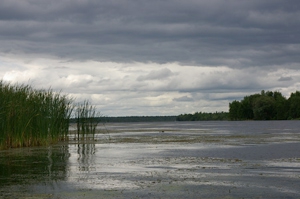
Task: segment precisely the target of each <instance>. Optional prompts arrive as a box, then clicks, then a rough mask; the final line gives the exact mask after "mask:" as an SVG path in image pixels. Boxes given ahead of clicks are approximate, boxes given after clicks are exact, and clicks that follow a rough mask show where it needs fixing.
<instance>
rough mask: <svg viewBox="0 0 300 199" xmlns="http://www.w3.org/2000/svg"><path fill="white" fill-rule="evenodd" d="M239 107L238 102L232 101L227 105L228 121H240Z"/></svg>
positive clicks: (239, 103) (240, 105)
mask: <svg viewBox="0 0 300 199" xmlns="http://www.w3.org/2000/svg"><path fill="white" fill-rule="evenodd" d="M241 107H242V104H241V102H239V101H236V100H234V101H233V102H232V103H229V119H230V120H240V119H241Z"/></svg>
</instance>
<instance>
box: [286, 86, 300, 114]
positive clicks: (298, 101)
mask: <svg viewBox="0 0 300 199" xmlns="http://www.w3.org/2000/svg"><path fill="white" fill-rule="evenodd" d="M288 104H289V118H290V119H299V118H300V92H299V91H296V92H295V93H291V95H290V98H289V99H288Z"/></svg>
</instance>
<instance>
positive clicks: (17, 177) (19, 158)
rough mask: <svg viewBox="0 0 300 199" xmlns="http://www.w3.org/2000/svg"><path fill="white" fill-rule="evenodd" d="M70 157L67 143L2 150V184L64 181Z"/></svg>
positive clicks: (0, 163)
mask: <svg viewBox="0 0 300 199" xmlns="http://www.w3.org/2000/svg"><path fill="white" fill-rule="evenodd" d="M69 157H70V153H69V147H68V146H67V145H62V146H53V147H52V146H50V147H36V148H23V149H10V150H3V151H1V152H0V186H10V185H22V184H24V185H26V184H40V183H42V184H44V183H45V184H48V183H52V182H54V181H64V180H65V179H66V178H67V173H68V172H67V171H68V159H69Z"/></svg>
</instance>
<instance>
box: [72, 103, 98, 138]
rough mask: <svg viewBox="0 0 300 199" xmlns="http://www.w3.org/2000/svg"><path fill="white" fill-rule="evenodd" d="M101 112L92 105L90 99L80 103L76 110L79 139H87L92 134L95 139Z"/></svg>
mask: <svg viewBox="0 0 300 199" xmlns="http://www.w3.org/2000/svg"><path fill="white" fill-rule="evenodd" d="M99 116H100V113H98V112H97V111H96V107H95V106H93V105H90V103H89V102H88V101H84V102H83V103H82V104H78V105H77V108H76V112H75V117H76V122H77V139H86V138H87V135H92V139H94V136H95V133H96V127H97V125H98V123H99V122H98V119H97V117H99Z"/></svg>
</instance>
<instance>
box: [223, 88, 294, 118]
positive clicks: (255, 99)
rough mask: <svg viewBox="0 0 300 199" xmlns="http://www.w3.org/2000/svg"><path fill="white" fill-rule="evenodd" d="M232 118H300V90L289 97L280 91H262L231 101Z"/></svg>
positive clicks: (230, 115)
mask: <svg viewBox="0 0 300 199" xmlns="http://www.w3.org/2000/svg"><path fill="white" fill-rule="evenodd" d="M229 119H230V120H287V119H300V92H299V91H296V92H295V93H291V95H290V97H289V98H288V99H287V98H286V97H284V96H283V95H282V94H281V93H280V92H279V91H275V92H272V91H267V92H265V91H264V90H262V91H261V93H260V94H253V95H250V96H245V97H244V98H243V99H242V100H241V101H237V100H235V101H233V102H231V103H229Z"/></svg>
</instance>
